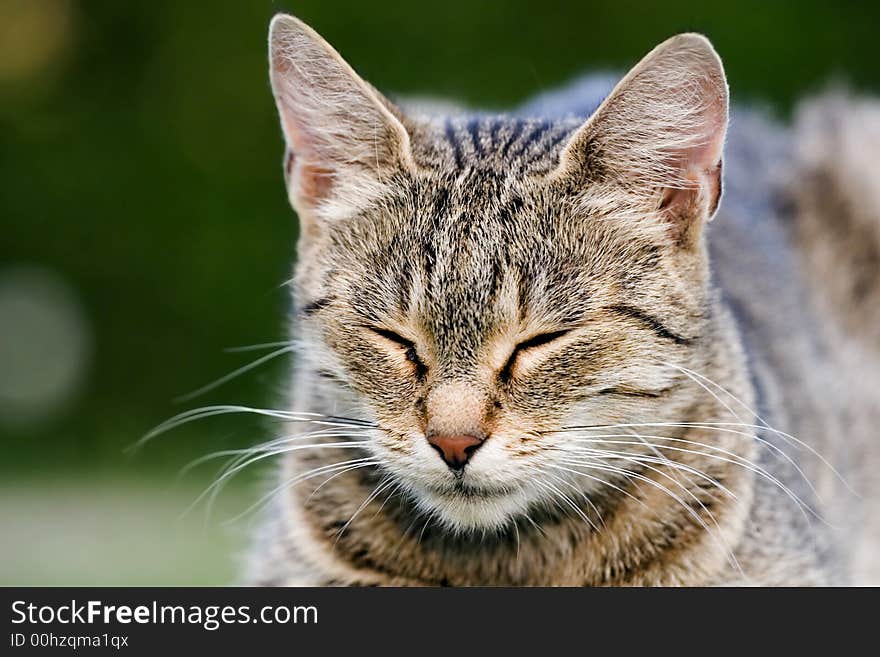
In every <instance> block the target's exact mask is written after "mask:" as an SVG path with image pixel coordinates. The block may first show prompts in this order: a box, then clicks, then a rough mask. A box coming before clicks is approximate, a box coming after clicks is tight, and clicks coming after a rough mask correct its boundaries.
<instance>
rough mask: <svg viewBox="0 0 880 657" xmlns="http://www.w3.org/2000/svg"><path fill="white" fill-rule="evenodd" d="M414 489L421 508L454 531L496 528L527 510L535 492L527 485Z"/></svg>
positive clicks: (463, 531)
mask: <svg viewBox="0 0 880 657" xmlns="http://www.w3.org/2000/svg"><path fill="white" fill-rule="evenodd" d="M414 492H415V498H416V502H417V505H418V506H419V507H420V509H421V510H422V511H423V512H425V513H427V514H429V515H431V516H432V517H433V518H435V519H437V520H438V521H439V522H440V523H441V524H442V525H443V526H444V527H445V528H447V529H448V530H450V531H452V532H455V533H466V532H472V531H486V530H489V531H494V530H501V529H503V528H504V527H506V526H508V525H509V524H510V523H511V521H512V520H513V519H514V518H517V517H519V516H521V515H523V514H525V513H526V512H527V510H528V509H529V507H530V506H531V505H532V504H533V503H534V501H535V493H533V492H532V491H530V490H528V489H526V488H519V489H514V490H510V489H506V490H503V491H501V490H491V489H479V488H468V489H461V488H444V489H421V490H418V491H414Z"/></svg>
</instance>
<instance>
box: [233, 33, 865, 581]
mask: <svg viewBox="0 0 880 657" xmlns="http://www.w3.org/2000/svg"><path fill="white" fill-rule="evenodd" d="M269 43H270V48H269V51H270V52H269V60H270V77H271V84H272V90H273V93H274V97H275V100H276V104H277V108H278V112H279V115H280V119H281V127H282V131H283V134H284V137H285V141H286V145H287V149H286V155H285V159H284V178H285V181H286V185H287V191H288V195H289V199H290V202H291V204H292V206H293V208H294V209H295V211H296V214H297V215H298V217H299V221H300V238H299V244H298V257H297V265H296V272H295V276H294V279H293V283H292V286H293V288H294V298H295V313H294V314H295V316H294V318H293V321H292V335H293V340H294V342H295V344H296V345H297V346H296V358H295V365H294V369H295V371H294V373H293V375H292V384H291V406H290V408H291V411H290V412H289V413H286V414H281V416H282V417H283V418H285V419H287V420H289V421H290V422H289V423H288V424H286V425H285V433H286V434H287V435H286V436H285V437H283V438H280V439H278V440H276V441H273V442H270V443H268V444H267V446H263V447H262V448H261V449H262V450H263V452H264V453H271V454H276V453H278V454H280V455H281V457H280V463H281V466H280V468H279V473H278V480H277V482H276V483H277V487H276V488H275V490H274V491H273V493H274V495H273V506H272V509H271V512H270V513H268V514H267V519H266V522H265V525H264V527H263V530H262V532H261V534H260V537H259V540H258V541H257V544H256V545H255V548H254V550H253V553H252V554H251V558H250V563H249V571H248V580H249V581H250V582H251V583H254V584H265V585H351V586H371V585H390V586H409V585H427V586H447V585H449V586H469V585H509V586H518V585H551V586H556V585H560V586H589V585H600V586H603V585H609V586H610V585H636V586H649V585H650V586H653V585H661V586H668V585H690V586H694V585H698V586H704V585H834V584H871V583H880V567H878V565H877V563H876V561H877V560H876V559H875V558H874V551H875V550H876V549H877V548H878V547H880V540H878V538H880V529H878V515H880V514H878V510H880V509H878V498H877V476H876V475H875V474H874V473H875V471H877V470H878V469H880V458H878V452H880V448H878V445H877V443H878V438H880V436H878V431H877V428H876V427H877V426H878V425H880V257H878V252H880V196H878V190H880V161H878V156H877V153H880V107H878V104H877V103H876V102H874V101H871V100H868V99H863V98H861V99H860V98H853V97H850V96H847V95H846V94H844V93H839V92H836V93H830V94H826V95H824V96H820V97H817V98H815V99H812V100H810V101H808V102H805V103H804V104H802V105H801V107H800V109H799V111H798V113H797V117H796V119H795V121H794V124H793V125H792V126H786V125H781V124H778V123H776V122H775V121H774V120H773V119H771V118H769V117H768V116H766V115H765V114H762V113H761V112H758V111H755V110H749V109H738V108H734V110H733V112H732V115H733V120H732V122H731V129H730V131H729V134H728V123H729V121H728V114H729V100H728V87H727V82H726V78H725V73H724V70H723V67H722V63H721V60H720V59H719V57H718V55H717V54H716V52H715V50H714V49H713V47H712V45H711V44H710V42H709V41H708V40H707V39H706V38H704V37H703V36H700V35H697V34H681V35H678V36H675V37H672V38H671V39H669V40H667V41H665V42H663V43H661V44H660V45H659V46H657V47H656V48H655V49H654V50H653V51H651V52H650V53H649V54H648V55H647V56H645V57H644V58H643V59H642V60H641V61H640V62H639V63H638V64H637V65H636V66H635V67H634V68H633V69H632V70H631V71H630V72H629V73H628V74H627V75H626V76H624V77H623V78H622V79H621V80H620V81H619V82H617V83H616V84H606V82H607V80H606V79H605V78H601V77H591V78H585V79H583V80H581V81H579V82H577V83H576V84H574V85H573V86H572V87H570V88H568V89H563V90H561V91H557V92H551V93H549V94H545V95H544V96H540V97H538V98H537V99H534V100H533V101H531V102H530V103H527V104H526V105H524V106H522V107H521V108H519V109H518V110H515V111H512V112H510V113H509V114H503V115H495V114H490V113H481V112H468V111H465V110H461V109H456V108H454V107H447V106H442V105H438V106H437V107H434V108H432V107H431V105H430V104H428V105H427V106H426V105H425V104H424V103H422V104H420V105H419V106H418V107H416V105H418V104H414V105H413V107H407V105H406V103H401V104H399V105H398V104H394V103H392V102H391V101H389V100H388V99H386V98H385V97H384V96H382V95H381V94H380V93H379V92H378V91H376V90H375V89H374V88H373V87H371V86H370V85H369V84H368V83H367V82H365V81H364V80H362V79H361V78H360V77H359V76H358V75H357V74H356V73H355V72H354V70H353V69H352V68H351V67H350V66H349V65H348V64H347V63H346V62H345V61H344V60H343V59H342V58H341V57H340V55H339V54H337V53H336V51H335V50H333V48H331V47H330V45H328V44H327V43H326V42H325V41H324V40H323V39H322V38H321V37H320V36H319V35H318V34H317V33H316V32H315V31H313V30H312V29H311V28H310V27H308V26H307V25H305V24H304V23H303V22H301V21H300V20H298V19H297V18H294V17H292V16H289V15H278V16H276V17H275V18H274V19H273V21H272V23H271V27H270V36H269ZM444 109H445V113H444V112H443V111H442V110H444ZM725 143H727V145H726V147H725ZM722 161H723V163H724V168H723V171H724V175H723V176H722ZM722 183H723V188H724V190H723V192H724V193H723V196H724V202H723V203H721V198H722ZM716 215H717V217H716ZM713 217H715V220H714V221H712V224H711V226H710V224H709V222H710V221H711V220H713Z"/></svg>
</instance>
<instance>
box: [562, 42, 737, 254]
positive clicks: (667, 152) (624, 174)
mask: <svg viewBox="0 0 880 657" xmlns="http://www.w3.org/2000/svg"><path fill="white" fill-rule="evenodd" d="M727 117H728V92H727V81H726V79H725V76H724V69H723V67H722V64H721V60H720V59H719V57H718V55H717V53H716V52H715V49H714V48H713V47H712V44H711V43H709V41H708V40H707V39H706V38H705V37H703V36H701V35H699V34H680V35H678V36H676V37H673V38H671V39H668V40H667V41H664V42H663V43H661V44H660V45H659V46H657V47H656V48H655V49H654V50H653V51H651V52H650V53H649V54H648V55H646V56H645V57H644V58H643V59H642V61H641V62H639V63H638V64H637V65H636V66H635V67H634V68H633V69H632V70H631V71H630V72H629V73H628V74H627V75H626V76H625V77H624V78H623V79H622V80H621V81H620V82H619V83H618V84H617V86H616V87H615V88H614V90H613V91H612V92H611V94H610V95H609V96H608V98H606V99H605V101H604V102H603V103H602V104H601V105H600V106H599V108H598V109H597V110H596V111H595V113H594V114H593V115H592V116H591V117H590V118H589V119H588V120H587V122H586V123H585V124H584V125H583V126H582V127H581V128H579V129H578V130H577V131H576V132H575V134H574V136H573V137H572V138H571V140H570V141H569V142H568V144H567V145H566V146H565V147H564V148H563V151H562V155H561V161H560V166H559V169H558V171H557V175H558V176H560V177H561V178H562V179H565V180H568V181H569V182H570V183H571V184H572V185H573V186H574V188H575V189H580V188H583V187H586V186H587V185H590V184H592V185H593V187H592V188H591V190H592V191H591V193H590V194H586V195H584V196H585V198H586V200H587V201H588V202H592V203H594V204H596V205H598V206H600V208H601V209H602V210H603V211H605V212H608V213H611V214H615V213H617V214H620V215H621V216H622V215H625V214H627V213H629V214H630V215H632V216H633V217H643V218H645V219H646V221H645V222H644V225H645V226H648V227H649V228H660V229H661V230H662V231H663V233H664V234H666V235H667V236H669V237H671V238H672V239H673V240H674V242H675V243H676V244H678V245H683V246H688V245H694V244H697V243H698V238H699V236H700V234H701V229H702V226H703V225H704V224H705V223H706V222H707V221H709V220H710V219H711V218H712V216H713V215H714V214H715V211H716V209H717V208H718V203H719V200H720V196H721V156H722V151H723V147H724V138H725V134H726V131H727Z"/></svg>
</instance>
